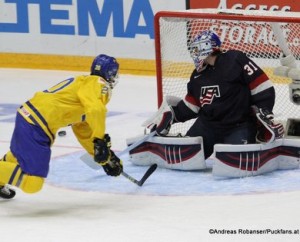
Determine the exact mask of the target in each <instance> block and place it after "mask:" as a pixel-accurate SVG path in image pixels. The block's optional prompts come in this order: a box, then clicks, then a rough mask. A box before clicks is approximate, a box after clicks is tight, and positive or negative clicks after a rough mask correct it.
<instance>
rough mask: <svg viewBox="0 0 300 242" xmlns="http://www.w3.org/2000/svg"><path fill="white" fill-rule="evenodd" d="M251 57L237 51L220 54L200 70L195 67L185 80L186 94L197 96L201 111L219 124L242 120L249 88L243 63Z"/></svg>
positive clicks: (249, 80) (247, 111) (245, 110)
mask: <svg viewBox="0 0 300 242" xmlns="http://www.w3.org/2000/svg"><path fill="white" fill-rule="evenodd" d="M247 61H250V60H249V59H248V58H247V57H246V56H245V55H244V54H243V53H242V52H240V51H234V50H232V51H227V52H225V53H222V54H220V55H219V56H218V57H217V59H216V62H215V65H214V66H207V67H206V69H204V70H203V71H201V72H200V73H199V72H197V71H194V72H193V74H192V76H191V79H190V82H189V84H188V95H190V96H193V97H194V98H195V99H196V100H198V104H199V106H200V113H199V114H200V115H201V116H202V117H203V118H204V119H206V120H210V121H216V122H221V123H222V124H224V125H226V124H235V123H239V122H244V121H246V120H247V119H248V118H249V108H250V106H251V104H250V100H251V92H250V89H249V86H248V84H249V82H251V78H253V80H254V79H255V78H256V77H257V75H256V74H255V75H253V77H251V78H249V77H248V76H247V77H245V75H247V73H246V71H245V70H244V65H246V63H247Z"/></svg>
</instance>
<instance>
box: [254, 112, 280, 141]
mask: <svg viewBox="0 0 300 242" xmlns="http://www.w3.org/2000/svg"><path fill="white" fill-rule="evenodd" d="M255 111H256V117H257V120H258V121H259V123H258V133H257V136H256V138H257V139H258V141H260V142H264V143H270V142H273V141H274V140H275V139H280V138H282V137H283V135H284V127H283V125H282V124H281V123H275V122H274V115H273V113H272V112H270V111H269V110H267V109H264V108H256V109H255Z"/></svg>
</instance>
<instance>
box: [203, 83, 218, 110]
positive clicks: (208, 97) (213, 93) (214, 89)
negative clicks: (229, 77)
mask: <svg viewBox="0 0 300 242" xmlns="http://www.w3.org/2000/svg"><path fill="white" fill-rule="evenodd" d="M214 97H220V89H219V86H218V85H215V86H206V87H202V88H201V95H200V104H201V107H203V106H204V105H206V104H211V103H212V101H213V99H214Z"/></svg>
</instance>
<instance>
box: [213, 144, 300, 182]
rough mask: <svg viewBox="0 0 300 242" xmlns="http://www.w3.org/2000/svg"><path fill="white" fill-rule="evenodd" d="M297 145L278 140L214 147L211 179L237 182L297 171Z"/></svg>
mask: <svg viewBox="0 0 300 242" xmlns="http://www.w3.org/2000/svg"><path fill="white" fill-rule="evenodd" d="M299 151H300V141H299V140H295V139H291V140H288V139H278V140H275V142H273V143H269V144H249V145H221V144H218V145H215V147H214V153H213V156H212V158H213V159H214V163H213V170H212V174H213V176H215V177H217V178H238V177H247V176H256V175H261V174H264V173H269V172H272V171H275V170H286V169H298V168H299Z"/></svg>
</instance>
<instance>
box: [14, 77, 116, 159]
mask: <svg viewBox="0 0 300 242" xmlns="http://www.w3.org/2000/svg"><path fill="white" fill-rule="evenodd" d="M110 97H111V88H110V87H109V85H108V84H107V83H106V82H105V80H103V79H102V78H101V77H99V76H91V75H88V76H84V75H82V76H77V77H72V78H69V79H66V80H64V81H62V82H60V83H58V84H57V85H55V86H53V87H51V88H49V89H47V90H45V91H41V92H37V93H36V94H35V95H34V96H33V97H32V98H31V99H30V100H28V101H27V102H26V103H24V104H23V105H22V106H21V107H20V108H19V109H18V112H19V113H20V114H21V115H22V116H23V117H24V118H25V119H26V120H27V121H28V122H29V123H31V124H33V125H39V126H40V127H41V128H42V129H43V130H44V132H45V133H46V134H47V136H48V137H49V138H50V140H51V144H52V143H53V142H54V139H55V134H56V133H57V131H58V129H60V128H62V127H66V126H72V129H73V132H74V134H75V135H76V137H77V139H78V141H79V142H80V144H81V145H82V146H83V147H84V148H85V149H86V150H87V152H88V153H90V154H91V155H93V153H94V151H93V140H94V139H95V138H99V139H102V138H103V137H104V134H105V122H106V113H107V109H106V104H107V103H108V102H109V100H110Z"/></svg>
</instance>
